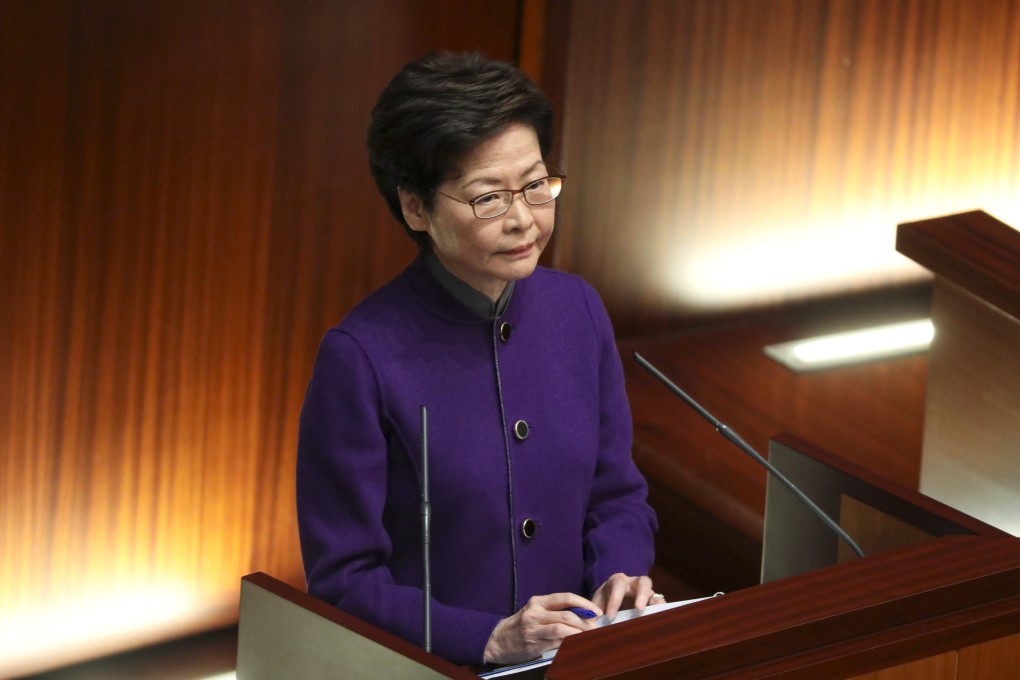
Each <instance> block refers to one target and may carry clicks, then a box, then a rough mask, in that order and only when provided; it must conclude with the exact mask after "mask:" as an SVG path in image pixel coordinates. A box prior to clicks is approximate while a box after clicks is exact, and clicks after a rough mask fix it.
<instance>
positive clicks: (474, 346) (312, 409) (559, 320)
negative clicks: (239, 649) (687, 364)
mask: <svg viewBox="0 0 1020 680" xmlns="http://www.w3.org/2000/svg"><path fill="white" fill-rule="evenodd" d="M423 404H424V405H425V406H426V407H427V409H428V445H429V487H430V496H431V510H432V514H431V544H430V553H431V573H432V595H433V605H432V631H433V632H432V641H433V650H434V651H435V652H436V653H437V654H439V655H440V656H443V657H445V658H447V659H449V660H451V661H454V662H457V663H481V661H482V654H483V651H484V649H485V644H486V642H487V641H488V638H489V635H490V633H491V632H492V630H493V628H494V627H495V626H496V624H497V623H498V622H499V620H500V619H502V618H504V617H506V616H509V615H510V614H512V613H514V612H515V611H517V610H518V609H519V608H520V607H522V606H523V605H524V604H525V603H526V602H527V600H528V598H529V597H531V596H532V595H544V594H548V593H553V592H568V591H569V592H575V593H579V594H582V595H585V596H589V597H590V596H591V594H592V592H593V591H594V589H595V588H597V587H598V586H599V585H601V584H602V582H603V581H605V579H606V578H608V577H609V576H610V575H612V574H613V573H615V572H618V571H619V572H624V573H627V574H630V575H641V574H646V573H648V569H649V567H650V566H651V563H652V559H653V547H652V534H653V532H654V531H655V516H654V513H653V511H652V510H651V508H649V506H648V505H647V503H646V501H645V498H646V495H647V486H646V484H645V481H644V479H643V478H642V477H641V474H640V473H639V472H638V470H637V468H636V467H635V465H634V463H633V461H632V460H631V455H630V447H631V418H630V408H629V406H628V403H627V396H626V393H625V391H624V384H623V370H622V366H621V363H620V357H619V354H618V352H617V350H616V346H615V343H614V340H613V333H612V328H611V326H610V322H609V317H608V315H607V314H606V311H605V308H604V307H603V305H602V303H601V301H600V300H599V298H598V295H597V294H596V293H595V291H594V290H593V289H592V288H591V287H590V286H589V285H588V284H587V283H585V282H584V281H583V280H581V279H580V278H578V277H576V276H571V275H568V274H564V273H561V272H556V271H552V270H548V269H542V268H539V269H537V270H536V271H535V273H534V274H532V275H531V276H530V277H528V278H527V279H524V280H521V281H518V282H517V283H516V286H515V289H514V292H513V296H512V298H511V299H510V302H509V305H508V306H507V307H506V309H505V311H504V313H503V315H502V316H500V317H498V318H496V319H495V320H486V319H483V318H481V317H480V316H479V315H478V314H477V313H476V312H473V311H471V310H469V309H468V308H467V307H466V306H464V305H463V304H462V303H461V302H459V301H458V300H457V299H455V298H454V297H453V296H452V295H451V294H450V293H449V292H447V290H446V289H445V288H444V287H443V286H442V285H441V284H440V283H439V281H438V280H437V279H436V278H435V277H434V276H433V275H432V274H431V272H429V270H428V268H427V267H426V265H425V263H424V261H423V259H422V258H421V257H419V258H417V259H416V260H415V261H414V263H412V264H411V265H410V266H409V267H408V268H407V269H406V270H405V271H404V272H403V273H401V274H400V275H399V276H398V277H396V278H395V279H394V280H393V281H391V282H390V283H388V284H386V285H385V286H383V287H382V288H380V289H379V290H378V291H376V292H375V293H373V294H371V295H370V296H368V297H367V298H366V299H365V300H364V301H363V302H362V303H360V304H359V305H358V306H357V307H355V309H354V310H352V311H351V313H350V314H349V315H348V316H347V317H346V318H345V319H344V320H343V321H342V322H341V323H340V324H339V325H338V326H336V327H335V328H333V329H331V330H330V331H329V332H328V333H327V334H326V336H325V338H324V339H323V341H322V344H321V345H320V347H319V353H318V357H317V358H316V362H315V369H314V372H313V375H312V379H311V382H310V384H309V386H308V391H307V394H306V396H305V403H304V408H303V409H302V412H301V424H300V435H299V443H298V463H297V465H298V467H297V500H298V521H299V528H300V536H301V551H302V556H303V558H304V566H305V574H306V576H307V580H308V590H309V592H310V593H311V594H312V595H315V596H316V597H319V598H321V599H323V600H325V601H327V602H330V603H332V604H335V605H336V606H337V607H339V608H341V609H343V610H345V611H347V612H350V613H351V614H354V615H355V616H358V617H360V618H362V619H364V620H366V621H369V622H371V623H373V624H375V625H377V626H379V627H381V628H384V629H386V630H388V631H390V632H392V633H394V634H396V635H399V636H401V637H403V638H405V639H407V640H410V641H412V642H414V643H416V644H418V643H420V642H421V639H422V590H421V586H422V564H421V554H422V551H421V515H420V502H421V492H420V450H421V441H420V440H421V436H420V422H419V421H420V416H419V414H420V406H421V405H423ZM526 521H527V522H528V524H527V527H525V522H526ZM526 529H529V530H530V531H528V530H526ZM526 534H531V535H530V537H529V536H528V535H526Z"/></svg>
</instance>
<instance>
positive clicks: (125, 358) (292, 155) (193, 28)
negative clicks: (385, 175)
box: [0, 0, 518, 675]
mask: <svg viewBox="0 0 1020 680" xmlns="http://www.w3.org/2000/svg"><path fill="white" fill-rule="evenodd" d="M517 12H518V2H516V0H500V1H497V2H493V1H491V0H485V1H484V2H483V1H481V0H479V1H476V2H457V1H454V0H428V1H425V2H422V1H421V0H384V1H381V2H334V1H333V0H297V1H294V2H291V1H283V0H252V1H251V2H249V1H247V0H244V1H233V0H231V1H227V2H219V1H216V2H204V1H199V0H13V1H8V2H4V3H3V9H2V11H0V319H2V320H0V612H3V614H2V616H0V628H2V629H3V630H4V631H8V628H6V627H10V630H13V631H17V632H18V633H19V634H20V633H23V632H24V631H25V630H26V625H28V624H27V623H26V621H27V620H28V619H27V617H28V616H29V615H30V614H32V615H36V616H38V617H40V618H39V619H33V620H47V619H46V617H47V616H49V617H53V618H54V619H56V620H59V621H61V622H63V623H66V624H67V625H69V626H71V627H72V628H73V629H74V630H73V631H71V633H70V634H71V635H72V636H74V637H76V638H77V639H79V640H84V641H85V642H84V644H83V646H74V645H71V644H70V643H69V642H67V641H61V640H62V638H61V639H56V638H54V639H53V640H52V644H54V645H57V646H58V648H56V649H49V650H45V649H44V651H41V652H39V653H38V654H37V655H36V658H35V660H34V661H30V662H28V665H24V666H21V665H19V666H13V667H12V665H10V660H11V658H12V656H13V655H16V654H17V655H20V654H22V653H27V647H26V646H25V645H20V644H19V645H12V644H8V643H9V642H10V639H11V638H10V637H7V636H5V637H4V640H6V641H7V642H5V643H3V644H0V648H2V652H0V675H7V674H9V673H12V672H14V670H13V669H14V668H18V667H20V668H21V669H23V670H25V671H27V670H29V669H30V668H32V667H33V665H37V667H46V666H53V665H56V664H59V663H61V662H66V661H70V660H73V659H74V658H81V657H83V656H95V655H98V654H101V653H104V652H106V651H110V650H114V649H119V648H123V647H126V646H131V645H137V644H142V643H145V642H149V641H151V640H158V639H163V638H166V637H168V636H172V635H177V634H181V633H184V632H188V631H193V630H197V629H203V628H209V627H212V626H216V625H220V624H224V623H227V622H229V621H230V620H232V619H234V618H235V617H236V608H237V578H238V577H239V575H240V574H243V573H247V572H250V571H253V570H256V569H261V570H265V571H269V572H272V573H274V574H276V575H278V576H279V577H280V578H282V579H285V580H288V581H290V582H292V583H295V584H299V583H301V582H302V580H303V579H302V573H301V562H300V555H299V553H298V545H297V536H296V525H295V512H294V505H295V504H294V497H293V495H294V492H293V456H294V446H295V440H296V431H297V430H296V428H297V417H298V411H299V409H300V405H301V400H302V397H303V394H304V389H305V386H306V384H307V380H308V377H309V375H310V371H311V366H312V360H313V357H314V353H315V350H316V346H317V344H318V341H319V339H320V338H321V336H322V334H323V333H324V331H325V330H326V328H327V327H328V326H330V325H332V324H334V323H336V322H337V321H338V320H339V319H340V318H341V316H342V315H343V314H344V313H345V312H346V311H347V310H348V309H349V308H350V307H351V306H352V305H353V304H354V303H355V302H356V301H357V300H358V299H360V298H361V297H362V296H363V295H364V294H365V293H367V292H368V291H369V290H371V289H372V288H374V287H376V286H378V285H379V284H380V283H382V282H383V281H385V280H387V279H388V278H389V277H390V276H392V275H393V274H395V273H396V272H398V271H399V270H400V269H401V268H402V267H403V266H404V265H405V263H406V262H407V261H409V259H410V258H411V257H412V256H413V252H414V248H413V245H412V243H411V241H410V240H409V239H407V237H406V236H405V235H404V234H403V232H402V230H401V229H400V227H399V226H398V225H397V224H396V223H395V222H394V221H393V219H392V218H391V217H390V216H389V214H388V212H387V211H386V208H385V206H384V205H383V202H382V200H381V199H380V198H379V196H378V192H377V190H376V189H375V186H374V184H373V182H372V179H371V177H370V175H369V171H368V167H367V160H366V151H365V142H364V139H365V130H366V127H367V124H368V117H369V111H370V107H371V105H372V103H373V102H374V100H375V97H376V96H377V94H378V92H379V90H380V89H381V88H382V87H383V85H384V84H385V82H386V81H387V79H388V78H389V77H390V76H391V75H392V74H393V73H394V72H395V71H396V70H397V69H398V68H399V66H400V65H401V64H402V63H403V62H404V61H406V60H408V59H410V58H413V57H415V56H418V55H419V54H421V53H423V52H425V51H427V50H429V49H433V48H438V47H445V48H449V49H475V48H480V49H482V50H485V51H486V52H488V53H489V54H490V55H492V56H495V57H500V58H512V57H513V56H514V54H515V50H516V30H517V24H516V21H517ZM125 601H131V602H132V603H141V602H149V603H150V605H149V606H147V607H143V606H141V605H138V604H135V605H133V606H132V607H131V608H130V610H129V611H126V612H125V615H128V614H131V615H138V616H142V617H144V618H145V620H144V621H142V622H138V623H137V625H132V626H131V627H130V629H129V630H128V631H122V632H121V633H119V635H118V637H117V638H116V639H112V640H110V639H105V638H104V637H102V635H103V625H104V624H102V623H101V622H99V621H97V619H96V617H95V615H94V612H95V611H96V610H97V609H98V608H103V607H106V608H109V606H110V603H111V602H125ZM156 602H169V604H171V606H172V609H173V611H172V612H164V611H162V610H161V609H159V607H157V606H156V605H155V604H154V603H156ZM45 632H46V635H43V634H42V633H43V631H39V633H40V634H39V635H32V636H30V639H31V644H32V645H36V644H40V645H41V646H42V648H45V644H46V640H47V638H48V637H50V636H56V635H58V633H59V634H60V635H64V634H65V633H63V632H60V630H59V629H58V627H54V626H49V625H47V626H46V631H45Z"/></svg>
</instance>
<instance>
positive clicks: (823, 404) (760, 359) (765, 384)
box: [620, 290, 929, 593]
mask: <svg viewBox="0 0 1020 680" xmlns="http://www.w3.org/2000/svg"><path fill="white" fill-rule="evenodd" d="M928 305H929V300H928V298H927V295H926V294H925V291H924V290H908V291H904V292H903V294H902V295H900V296H897V295H892V294H890V295H883V296H879V297H876V298H867V299H861V300H833V301H831V302H829V303H827V304H825V305H823V306H822V307H821V308H810V309H805V310H801V311H800V312H798V313H797V314H794V315H791V316H789V317H786V316H782V315H770V316H768V317H765V318H760V319H758V322H757V323H752V322H750V321H749V322H746V323H743V324H734V325H731V326H726V327H722V328H718V329H714V330H709V331H692V332H690V333H664V334H658V335H654V336H648V337H640V338H633V339H628V340H623V341H621V342H620V350H621V353H622V355H623V361H624V369H625V371H626V374H627V389H628V394H629V396H630V399H631V408H632V411H633V415H634V423H635V430H634V441H635V444H634V455H635V458H636V460H637V462H638V465H639V466H640V467H641V469H642V470H643V471H644V473H645V476H646V477H647V478H648V481H649V484H650V486H651V494H652V503H653V505H655V506H656V508H657V510H658V511H659V515H660V522H661V523H662V528H661V529H660V532H659V540H658V545H657V551H658V555H659V559H660V561H661V562H662V563H663V565H664V566H665V567H666V568H667V569H670V570H672V571H674V573H676V574H677V575H678V576H679V577H680V578H682V579H684V580H687V581H689V582H690V583H692V584H693V585H695V586H696V587H698V588H700V589H701V591H702V592H706V593H711V592H715V591H716V590H733V589H735V588H739V587H747V586H750V585H753V584H755V583H757V582H758V575H759V558H760V555H761V536H762V518H763V513H764V507H765V479H766V473H765V471H764V469H762V468H761V467H760V466H759V465H758V464H757V463H756V462H754V461H753V460H752V459H750V458H749V457H747V456H746V455H745V454H744V453H743V452H741V451H740V450H739V449H738V448H736V447H735V446H733V445H732V444H731V443H729V442H728V441H726V440H725V439H723V438H722V437H721V436H720V435H719V434H718V433H717V432H716V431H715V430H714V429H713V428H712V427H711V425H710V424H709V423H708V422H707V421H705V420H704V419H702V418H701V417H700V416H699V415H697V414H696V413H695V412H694V411H692V410H691V409H690V408H689V407H687V406H686V405H685V404H684V403H683V402H682V401H681V400H679V399H678V398H676V397H675V396H674V395H673V394H672V393H670V392H669V391H668V390H667V389H666V388H665V387H663V386H662V385H661V384H660V383H659V382H658V381H657V380H655V378H654V377H652V376H651V375H650V374H648V373H647V372H646V371H645V370H644V369H643V368H641V367H640V366H639V365H638V364H637V363H636V362H635V361H634V360H633V358H632V352H633V351H639V352H640V353H641V354H642V356H644V357H645V358H646V359H648V360H649V361H651V363H652V364H654V365H655V366H657V367H658V368H659V370H661V371H662V372H663V373H665V374H666V375H667V377H669V378H670V379H671V380H672V381H673V382H675V383H676V384H677V385H679V386H680V387H681V388H682V389H684V390H685V391H687V392H688V394H690V395H691V396H692V397H694V398H695V399H696V400H698V401H699V402H700V403H701V404H702V405H703V406H704V407H706V408H707V409H708V410H709V411H710V412H712V413H713V414H714V415H715V416H716V417H717V418H718V419H719V420H721V421H722V422H724V423H726V424H727V425H729V426H730V427H731V428H732V429H734V430H735V431H736V432H738V433H739V434H740V435H741V436H742V437H743V438H744V439H745V440H747V442H748V443H749V444H751V446H753V447H754V448H755V449H756V450H758V451H759V452H760V453H762V454H763V455H764V454H765V451H766V450H767V446H768V441H769V438H771V437H772V436H774V435H776V434H778V433H780V432H795V433H797V434H798V435H800V436H802V437H803V438H804V439H806V440H809V441H812V442H815V443H817V444H818V445H819V446H821V447H822V448H825V449H829V450H833V451H839V452H840V455H841V456H842V457H844V458H847V459H848V460H849V461H851V462H852V463H856V464H858V465H860V466H861V467H862V468H864V469H868V470H871V471H873V472H875V473H877V474H879V475H881V476H883V477H885V478H888V479H890V480H892V481H894V482H896V483H898V484H900V485H902V486H904V487H907V488H914V489H916V488H917V480H918V474H919V469H920V454H921V438H922V430H923V416H924V400H925V377H926V371H927V360H926V358H925V357H924V356H923V355H922V356H913V357H906V358H901V359H895V360H889V361H881V362H874V363H868V364H861V365H856V366H849V367H845V368H841V369H836V370H831V371H821V372H816V373H803V374H796V373H793V372H791V371H789V370H788V369H786V368H784V367H783V366H781V365H780V364H778V363H776V362H774V361H772V360H771V359H769V358H768V357H766V356H765V354H764V353H763V352H762V347H764V346H765V345H766V344H770V343H773V342H782V341H787V340H793V339H797V338H802V337H809V336H811V335H814V334H818V333H820V332H831V331H833V330H836V329H845V328H847V327H855V326H858V325H867V324H870V323H877V322H882V321H887V320H890V319H897V318H903V317H904V316H907V317H909V316H912V315H922V314H924V313H925V311H926V310H927V308H928Z"/></svg>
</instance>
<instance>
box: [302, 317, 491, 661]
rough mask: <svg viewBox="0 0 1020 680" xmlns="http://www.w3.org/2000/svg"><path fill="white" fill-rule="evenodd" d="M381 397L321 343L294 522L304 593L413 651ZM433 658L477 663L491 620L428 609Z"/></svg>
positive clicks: (341, 348)
mask: <svg viewBox="0 0 1020 680" xmlns="http://www.w3.org/2000/svg"><path fill="white" fill-rule="evenodd" d="M385 408H386V407H385V395H384V394H383V392H382V389H381V386H380V385H379V381H378V380H377V377H376V374H375V372H374V371H373V369H372V366H371V363H370V361H369V359H368V357H367V356H366V354H365V352H364V351H363V350H362V348H361V347H360V346H359V345H358V344H357V342H356V341H355V340H353V339H352V338H351V337H350V336H348V335H347V334H345V333H343V332H342V331H338V330H336V329H334V330H333V331H330V332H329V333H328V334H327V335H326V337H325V338H324V339H323V341H322V344H321V345H320V347H319V352H318V356H317V357H316V361H315V368H314V370H313V373H312V379H311V381H310V383H309V386H308V390H307V392H306V394H305V402H304V406H303V408H302V410H301V420H300V425H299V434H298V456H297V514H298V530H299V535H300V539H301V553H302V558H303V561H304V568H305V577H306V579H307V583H308V592H309V593H310V594H312V595H313V596H315V597H318V598H320V599H322V600H325V601H326V602H329V603H330V604H333V605H335V606H337V607H339V608H340V609H343V610H344V611H346V612H348V613H351V614H353V615H355V616H357V617H359V618H361V619H363V620H365V621H368V622H369V623H372V624H374V625H376V626H379V627H380V628H383V629H384V630H387V631H389V632H391V633H393V634H395V635H398V636H399V637H402V638H404V639H406V640H409V641H411V642H413V643H415V644H420V643H421V641H422V638H423V631H422V626H423V623H422V622H423V611H422V610H423V605H422V599H423V590H422V589H421V588H420V587H413V586H407V585H400V584H397V583H394V580H393V577H392V575H391V573H390V571H389V569H388V568H387V563H388V560H389V558H390V555H391V553H392V537H391V536H389V534H388V532H387V531H386V528H385V527H384V525H383V519H382V518H383V510H384V507H385V504H386V490H387V441H386V434H385V430H384V428H385V422H386V413H385ZM431 615H432V645H433V651H434V652H436V653H437V654H439V655H440V656H442V657H444V658H446V659H448V660H450V661H453V662H455V663H479V664H480V663H481V662H482V655H483V653H484V649H485V645H486V643H487V642H488V639H489V635H490V634H491V632H492V630H493V628H495V626H496V624H497V623H498V622H499V618H500V617H499V616H497V615H494V614H490V613H486V612H481V611H475V610H469V609H463V608H458V607H450V606H445V605H443V604H442V603H439V602H436V601H434V600H433V602H432V613H431Z"/></svg>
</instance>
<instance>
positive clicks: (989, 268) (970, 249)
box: [896, 210, 1020, 319]
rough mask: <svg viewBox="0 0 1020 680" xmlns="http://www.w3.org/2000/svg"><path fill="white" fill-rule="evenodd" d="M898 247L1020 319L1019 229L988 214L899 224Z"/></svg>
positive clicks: (943, 276) (953, 216)
mask: <svg viewBox="0 0 1020 680" xmlns="http://www.w3.org/2000/svg"><path fill="white" fill-rule="evenodd" d="M896 250H898V251H899V252H901V253H903V254H904V255H906V256H907V257H909V258H910V259H912V260H914V261H915V262H917V263H918V264H920V265H921V266H923V267H926V268H927V269H929V270H931V271H932V272H933V273H934V274H935V276H938V277H942V278H944V279H946V280H948V281H950V282H952V283H954V284H956V285H957V286H959V287H961V288H963V289H964V290H966V291H968V292H970V293H971V294H973V295H976V296H977V297H979V298H981V299H983V300H985V301H987V302H989V303H991V304H993V305H995V306H996V307H998V308H999V309H1001V310H1002V311H1004V312H1006V313H1007V314H1009V315H1010V316H1012V317H1014V318H1017V319H1020V231H1017V230H1016V229H1013V228H1012V227H1010V226H1009V225H1006V224H1004V223H1002V222H1000V221H999V220H997V219H995V218H994V217H992V216H991V215H989V214H988V213H985V212H983V211H980V210H975V211H972V212H965V213H959V214H956V215H946V216H944V217H935V218H932V219H927V220H920V221H917V222H906V223H904V224H900V225H899V226H898V227H897V229H896Z"/></svg>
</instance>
